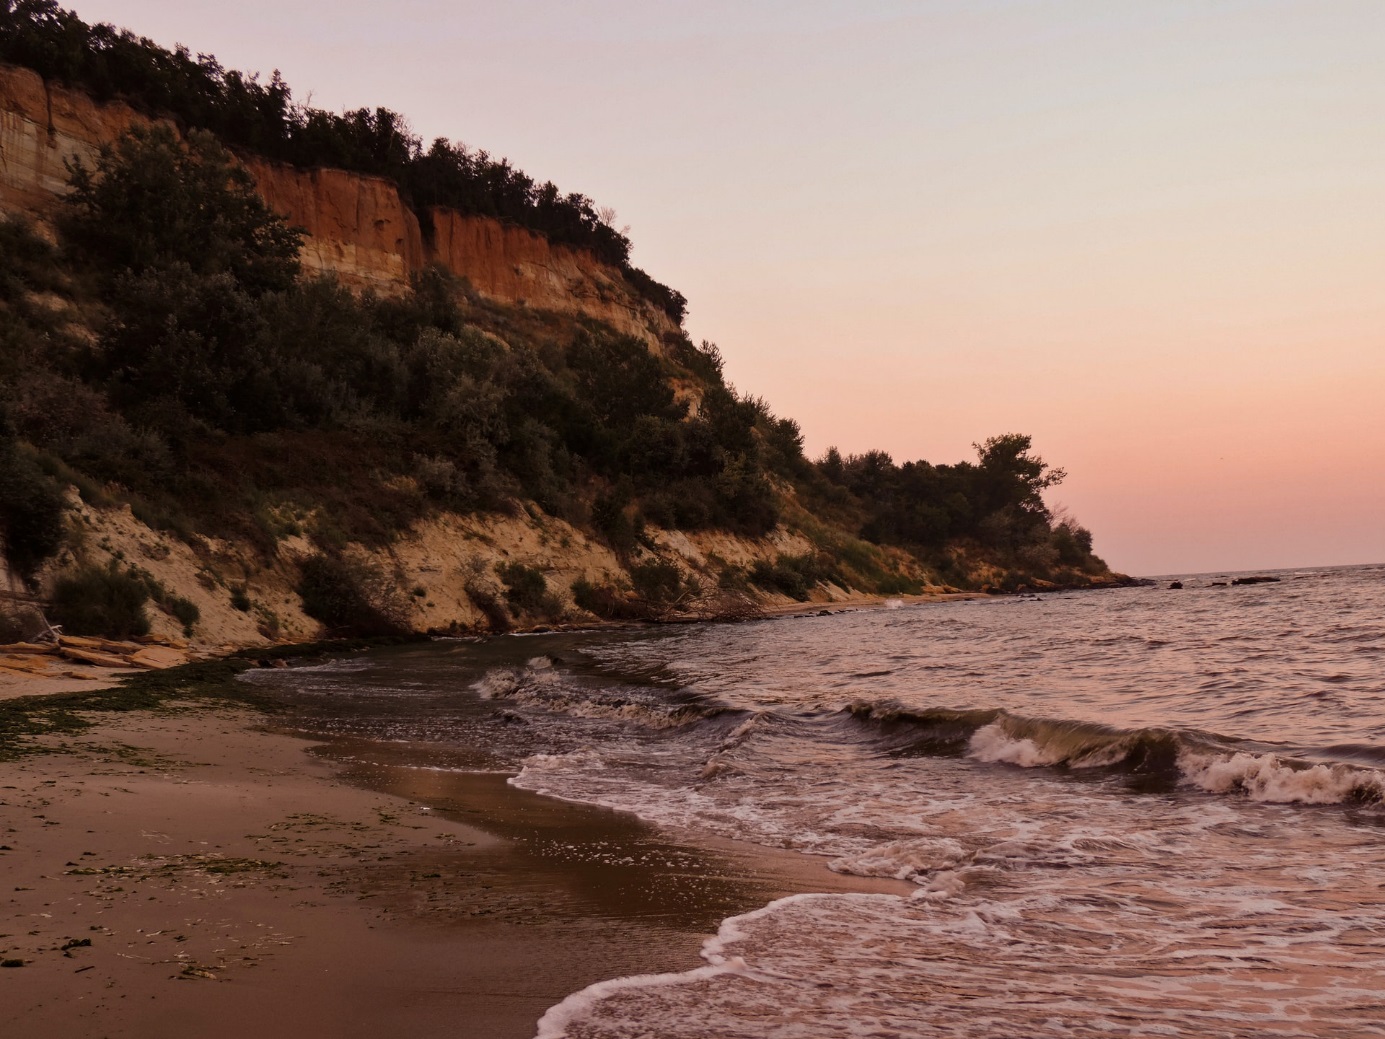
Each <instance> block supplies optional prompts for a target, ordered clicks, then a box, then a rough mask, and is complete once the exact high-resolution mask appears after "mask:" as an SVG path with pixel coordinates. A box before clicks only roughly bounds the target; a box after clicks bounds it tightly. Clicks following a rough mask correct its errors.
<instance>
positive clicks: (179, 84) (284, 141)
mask: <svg viewBox="0 0 1385 1039" xmlns="http://www.w3.org/2000/svg"><path fill="white" fill-rule="evenodd" d="M0 62H9V63H11V64H14V65H23V66H25V67H27V68H31V69H33V70H35V71H36V72H38V73H39V74H40V75H41V76H43V77H44V78H45V79H50V80H55V81H57V82H59V83H63V84H66V85H68V86H72V87H76V88H78V89H81V90H83V91H85V92H86V93H88V94H89V95H91V96H92V97H94V98H96V99H97V100H100V101H109V100H116V99H119V100H121V101H124V102H126V103H127V104H129V105H131V106H132V107H134V108H136V109H137V110H139V111H142V112H144V113H146V114H148V115H151V116H155V117H169V118H172V119H173V120H175V121H176V122H177V124H178V125H179V127H180V128H181V129H182V130H184V131H187V130H195V129H201V130H207V131H210V132H211V133H212V134H214V135H215V136H216V137H217V139H218V140H220V141H222V142H223V143H224V144H226V145H229V146H231V147H233V148H243V149H246V150H247V151H251V152H254V153H256V154H258V155H263V156H265V157H266V158H269V159H274V160H277V161H279V162H285V163H290V164H292V165H295V166H302V167H317V166H331V167H334V168H337V169H343V170H352V171H355V172H359V173H369V174H375V175H378V176H382V177H388V178H390V179H391V180H393V181H395V182H396V183H397V184H398V185H399V187H400V189H401V192H402V193H403V195H404V197H405V199H406V200H407V201H408V202H409V203H410V204H411V205H412V206H413V207H414V210H415V212H416V213H417V215H418V217H419V222H420V224H421V226H422V227H423V228H424V231H425V233H427V232H428V231H430V230H431V221H430V218H429V210H430V207H433V206H444V207H447V208H450V209H454V210H456V211H458V212H460V213H464V214H468V215H479V216H489V217H496V218H497V219H500V220H503V221H506V222H507V223H511V224H516V225H518V226H520V227H527V228H529V229H530V230H533V231H537V232H538V233H540V234H542V235H544V236H545V237H546V238H548V240H549V241H551V242H554V243H557V244H560V245H569V246H573V247H575V248H578V249H586V250H588V251H590V252H591V253H592V254H594V255H595V256H596V257H597V259H599V260H601V261H602V262H603V263H607V264H610V265H611V266H613V267H617V268H619V269H620V270H621V271H622V272H623V273H624V275H625V277H626V279H627V280H628V281H629V282H630V284H631V286H632V287H633V288H634V289H635V290H636V291H637V292H638V293H639V294H640V295H641V296H643V297H644V298H645V299H647V300H649V301H650V302H651V303H653V304H654V305H655V306H657V307H659V308H660V309H662V310H663V311H665V312H666V313H667V314H668V315H669V317H670V318H671V319H672V320H673V321H674V322H675V323H681V322H682V320H683V315H684V313H685V311H686V307H687V301H686V300H685V299H684V297H683V296H682V294H681V293H678V292H675V291H674V290H672V289H670V288H669V287H668V286H666V285H662V284H660V283H659V282H657V281H655V280H654V279H653V278H651V277H650V276H649V275H648V274H646V273H645V272H644V271H642V270H640V269H639V268H637V267H634V266H632V265H631V263H630V239H629V238H628V237H626V236H625V234H623V233H622V232H621V231H619V230H617V229H616V228H615V227H613V226H612V221H611V220H610V219H608V218H607V217H606V216H604V215H603V213H604V211H603V210H601V209H599V208H598V207H597V206H596V205H595V203H594V202H593V201H592V200H591V199H590V198H588V197H587V196H585V195H581V194H577V193H575V192H574V193H568V194H563V193H562V192H561V191H559V190H558V188H557V186H555V185H554V184H553V183H552V182H551V181H548V182H544V183H540V182H538V181H536V180H535V179H534V178H533V177H531V176H529V175H528V174H527V173H525V172H524V171H523V170H520V169H516V168H515V167H514V166H512V165H511V164H510V162H509V160H508V159H494V158H492V157H491V156H490V155H489V154H487V153H486V152H484V151H473V150H471V149H469V148H467V147H466V146H465V145H463V144H460V143H454V142H451V141H448V140H446V139H445V138H441V137H440V138H438V139H437V140H435V141H433V142H432V144H430V145H429V146H428V147H426V148H425V147H424V144H423V141H422V139H421V138H419V137H418V136H416V135H415V134H414V133H413V132H412V131H411V130H410V128H409V125H408V121H407V120H406V119H405V118H404V117H403V116H401V115H399V114H398V113H396V112H391V111H390V110H389V109H386V108H376V109H374V110H372V109H368V108H360V109H356V110H354V111H350V112H345V113H342V114H340V115H338V114H336V113H334V112H327V111H323V110H322V109H319V108H313V107H312V106H311V105H307V104H303V103H300V102H296V101H294V99H293V93H292V91H291V90H290V88H289V85H288V84H287V83H285V82H284V81H283V80H282V79H281V78H280V76H279V74H278V72H275V73H274V74H273V75H272V76H271V77H270V79H269V82H267V83H265V82H261V81H260V79H259V78H258V76H257V75H247V74H245V73H243V72H237V71H236V70H234V69H227V68H224V67H223V66H222V65H221V63H220V62H218V61H217V60H216V58H215V57H213V56H212V55H210V54H198V55H197V56H196V57H194V56H193V55H192V53H191V52H190V51H189V50H188V49H187V48H186V47H181V46H180V47H178V48H176V49H174V50H172V51H170V50H166V49H164V48H162V47H160V46H158V45H157V44H155V43H154V42H153V41H151V40H148V39H145V38H144V37H141V36H137V35H135V34H134V33H132V32H130V31H129V30H127V29H118V28H116V27H115V26H112V25H107V24H98V25H88V24H87V23H86V22H84V21H82V19H81V18H79V17H78V16H77V15H76V14H75V13H74V12H72V11H69V10H66V9H64V8H62V7H60V6H59V5H58V4H57V3H56V2H54V0H0Z"/></svg>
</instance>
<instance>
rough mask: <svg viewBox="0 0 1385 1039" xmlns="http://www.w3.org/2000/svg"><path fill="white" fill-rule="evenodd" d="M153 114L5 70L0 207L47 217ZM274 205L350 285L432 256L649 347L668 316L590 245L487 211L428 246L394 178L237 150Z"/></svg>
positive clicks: (507, 292) (391, 279) (319, 260)
mask: <svg viewBox="0 0 1385 1039" xmlns="http://www.w3.org/2000/svg"><path fill="white" fill-rule="evenodd" d="M149 122H150V120H148V119H146V118H145V117H143V116H141V115H139V114H138V113H136V112H135V111H134V110H133V109H131V108H130V107H129V106H128V105H125V104H121V103H119V102H112V103H105V104H98V103H96V102H94V101H93V100H92V99H91V98H89V97H87V96H86V95H85V94H82V93H79V92H77V91H72V90H68V89H65V88H63V87H60V86H57V85H54V84H45V83H44V81H43V79H42V78H41V77H40V76H39V75H38V74H37V73H35V72H33V71H31V70H29V69H24V68H17V67H14V66H9V65H0V212H21V213H28V214H31V215H35V216H40V217H42V216H44V215H46V214H48V213H49V212H51V210H52V209H53V207H54V205H55V204H56V202H57V201H58V200H59V199H60V198H61V197H62V195H63V194H64V193H65V192H66V191H67V170H66V167H65V166H64V163H65V162H66V161H70V160H71V159H72V158H74V157H76V158H80V159H81V160H83V161H84V162H86V163H87V164H88V165H90V164H91V161H92V158H93V156H94V155H95V153H96V151H97V150H98V149H99V148H100V146H101V145H102V144H105V143H108V142H111V141H113V140H115V139H116V138H117V137H119V136H120V134H121V133H122V132H124V131H125V130H126V129H128V128H129V127H131V126H135V125H143V124H147V123H149ZM242 161H243V162H244V164H245V167H246V169H247V170H249V171H250V173H251V175H252V176H253V177H254V178H255V183H256V186H257V187H258V189H259V191H260V193H261V194H262V195H263V196H264V198H265V201H266V202H268V203H269V205H270V206H271V207H272V208H273V209H274V210H275V212H277V213H280V214H282V215H283V216H285V217H286V218H287V219H288V221H289V222H290V223H291V224H294V225H297V226H299V227H302V228H303V229H305V230H306V231H307V233H308V237H307V239H306V241H305V242H304V245H303V252H302V257H301V258H302V261H303V265H304V267H305V268H306V269H308V270H310V271H315V272H323V273H332V274H334V275H336V277H338V278H339V279H340V280H341V281H342V282H343V283H344V284H347V285H349V286H351V287H352V288H355V289H371V290H373V291H375V292H379V293H381V294H393V293H398V292H401V291H403V290H404V289H405V288H407V286H408V284H409V279H410V277H411V276H412V275H413V274H415V273H416V272H418V271H419V270H421V269H422V268H423V267H424V266H426V265H428V264H431V263H438V264H441V265H442V266H444V267H446V268H447V269H448V270H450V271H451V272H452V273H453V274H455V275H457V276H458V277H459V278H462V279H465V281H466V282H467V283H468V284H469V285H470V287H471V288H472V290H473V291H475V292H477V293H480V294H481V295H483V296H486V297H489V298H491V299H494V300H498V301H501V302H504V303H510V304H515V305H522V306H530V307H536V308H538V309H542V310H553V311H558V312H561V313H569V314H579V315H582V316H584V317H591V318H596V319H597V320H600V321H604V322H606V323H607V324H609V325H611V326H612V327H614V328H616V329H617V330H619V331H621V332H625V333H627V334H630V335H635V336H638V337H640V338H641V339H644V340H645V341H646V342H648V343H650V344H651V345H654V344H657V342H658V340H659V337H660V336H661V335H662V334H663V333H665V332H671V331H674V330H675V326H674V324H673V322H672V321H671V320H670V319H669V318H668V316H667V315H665V314H664V313H663V312H662V311H661V310H659V309H658V308H657V307H655V306H653V305H651V304H650V303H648V302H647V301H645V300H644V299H642V298H641V297H640V296H638V295H637V294H636V293H635V292H634V291H633V290H632V289H631V288H630V286H629V285H628V284H627V283H626V281H625V279H624V278H623V277H622V275H621V273H620V272H619V271H618V270H616V269H615V268H613V267H610V266H607V265H605V264H603V263H601V262H599V261H598V260H597V259H596V258H595V257H594V256H592V255H591V254H590V253H588V252H586V251H585V250H580V249H570V248H567V247H566V246H561V245H554V244H552V243H550V242H549V241H548V240H547V239H546V238H544V237H543V236H542V235H538V234H535V233H533V232H532V231H528V230H526V229H524V228H521V227H514V226H511V225H508V224H503V223H501V222H500V221H498V220H493V219H490V218H487V217H475V216H465V215H463V214H460V213H457V212H455V211H453V210H450V209H442V208H439V209H434V210H432V212H431V214H430V216H431V218H432V224H433V228H434V233H433V235H432V237H431V240H428V241H425V240H424V236H423V234H422V232H421V230H420V228H419V222H418V218H417V216H415V214H414V213H413V211H412V210H411V209H410V208H409V207H408V206H406V205H405V204H404V202H403V200H402V199H401V198H400V196H399V190H398V188H397V187H396V186H395V185H394V183H393V182H392V181H389V180H385V179H383V178H381V177H371V176H366V175H363V174H358V173H349V172H346V171H343V170H334V169H299V168H298V167H294V166H285V165H282V164H279V163H272V162H268V161H266V160H264V159H261V158H258V157H253V156H249V157H242Z"/></svg>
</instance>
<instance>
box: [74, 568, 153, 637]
mask: <svg viewBox="0 0 1385 1039" xmlns="http://www.w3.org/2000/svg"><path fill="white" fill-rule="evenodd" d="M148 601H149V585H148V584H147V583H146V582H145V581H144V579H143V578H141V577H139V576H137V575H136V574H133V573H130V572H128V571H122V570H121V569H120V568H119V566H118V565H117V564H116V562H115V561H114V560H112V561H111V563H110V564H109V565H108V566H106V567H98V566H85V567H82V568H81V569H79V570H77V571H76V572H75V573H71V574H68V575H65V576H63V577H61V578H59V579H58V581H57V583H56V584H55V585H54V587H53V602H52V608H51V616H52V620H53V623H55V624H59V625H61V626H62V629H63V630H64V631H65V632H67V633H68V634H69V635H98V636H103V637H106V638H114V639H124V638H130V637H132V636H136V635H147V634H149V618H148V617H147V616H146V615H145V612H144V604H145V603H146V602H148Z"/></svg>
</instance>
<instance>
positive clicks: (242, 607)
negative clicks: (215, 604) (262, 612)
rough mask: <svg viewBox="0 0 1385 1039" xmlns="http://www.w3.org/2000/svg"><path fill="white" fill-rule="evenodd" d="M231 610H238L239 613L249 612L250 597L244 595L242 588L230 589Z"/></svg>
mask: <svg viewBox="0 0 1385 1039" xmlns="http://www.w3.org/2000/svg"><path fill="white" fill-rule="evenodd" d="M231 609H233V610H239V611H240V612H241V613H249V612H250V596H249V595H247V594H246V592H245V588H244V587H239V588H232V589H231Z"/></svg>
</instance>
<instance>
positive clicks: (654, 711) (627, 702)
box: [471, 657, 749, 729]
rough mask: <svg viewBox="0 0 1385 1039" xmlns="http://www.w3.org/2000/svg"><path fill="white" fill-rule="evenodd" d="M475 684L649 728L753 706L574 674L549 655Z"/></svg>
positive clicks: (493, 695) (530, 702)
mask: <svg viewBox="0 0 1385 1039" xmlns="http://www.w3.org/2000/svg"><path fill="white" fill-rule="evenodd" d="M471 688H472V690H473V691H474V692H476V694H477V695H478V696H479V697H480V698H481V699H482V700H498V701H504V702H507V703H510V704H514V705H516V706H519V707H528V708H534V709H537V710H542V711H546V712H548V713H551V714H562V715H567V716H569V717H574V718H592V719H603V720H607V721H621V722H632V723H635V724H638V725H641V726H643V727H646V728H651V729H671V728H678V727H681V726H685V725H689V724H692V723H695V722H701V721H706V720H708V719H710V718H720V717H724V716H725V717H728V718H729V720H730V721H732V722H734V721H735V719H736V718H739V717H741V716H743V715H745V714H747V713H749V712H746V711H741V710H736V709H733V708H729V707H724V706H720V705H717V704H712V703H707V702H705V701H703V700H701V699H699V698H697V697H696V696H695V695H693V694H691V693H680V694H674V695H669V694H668V693H666V692H660V691H656V690H652V689H649V688H647V687H643V686H638V685H621V686H619V687H615V688H613V687H611V686H610V685H608V684H603V683H595V682H584V681H577V680H574V679H573V678H572V677H571V676H570V675H567V674H564V673H563V672H561V671H559V670H557V669H555V668H554V667H553V662H552V660H550V659H549V658H548V657H534V658H533V659H531V660H529V661H528V662H527V663H526V664H525V665H524V667H519V668H496V669H495V670H492V671H488V672H486V673H485V674H484V675H482V676H481V678H479V679H478V680H477V681H476V682H474V683H472V687H471Z"/></svg>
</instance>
